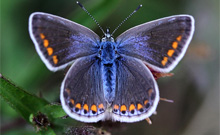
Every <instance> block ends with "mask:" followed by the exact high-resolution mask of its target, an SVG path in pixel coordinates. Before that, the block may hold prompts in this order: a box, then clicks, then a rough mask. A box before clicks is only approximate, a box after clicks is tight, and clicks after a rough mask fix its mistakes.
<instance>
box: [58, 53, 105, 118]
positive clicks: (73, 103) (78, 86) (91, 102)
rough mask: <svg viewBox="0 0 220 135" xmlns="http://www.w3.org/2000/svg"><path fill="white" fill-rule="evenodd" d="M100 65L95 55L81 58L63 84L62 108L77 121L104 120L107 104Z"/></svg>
mask: <svg viewBox="0 0 220 135" xmlns="http://www.w3.org/2000/svg"><path fill="white" fill-rule="evenodd" d="M100 64H101V61H100V60H99V59H96V58H95V56H94V55H92V56H88V57H83V58H80V59H78V60H76V61H75V62H74V64H73V65H72V67H71V68H70V70H69V71H68V73H67V75H66V77H65V79H64V81H63V83H62V87H61V103H62V106H63V108H64V110H65V111H66V113H67V114H68V115H69V116H71V117H72V118H74V119H76V120H79V121H83V122H97V121H99V120H101V119H104V112H105V110H106V108H107V107H106V106H107V103H106V101H105V99H104V93H103V85H102V83H103V82H102V79H101V69H100V68H101V66H100Z"/></svg>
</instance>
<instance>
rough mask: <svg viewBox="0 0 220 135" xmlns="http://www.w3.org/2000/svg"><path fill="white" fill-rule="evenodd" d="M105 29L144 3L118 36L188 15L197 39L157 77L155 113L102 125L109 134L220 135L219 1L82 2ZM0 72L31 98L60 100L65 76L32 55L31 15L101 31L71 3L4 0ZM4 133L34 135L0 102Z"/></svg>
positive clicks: (113, 25) (95, 0) (49, 0)
mask: <svg viewBox="0 0 220 135" xmlns="http://www.w3.org/2000/svg"><path fill="white" fill-rule="evenodd" d="M80 2H81V3H82V4H83V5H84V6H85V7H86V8H87V10H88V11H89V12H90V13H91V14H92V15H93V16H94V17H95V18H96V19H97V21H98V22H99V23H100V24H101V26H102V27H103V28H104V29H105V28H107V27H110V29H111V30H113V29H114V28H116V27H117V26H118V24H119V23H120V22H121V21H122V20H123V19H124V18H126V17H127V16H128V15H129V14H130V13H131V12H132V11H133V10H134V9H135V8H136V7H137V6H138V5H139V4H142V5H143V7H142V8H141V9H140V10H139V11H138V12H137V13H136V14H134V15H133V16H132V17H131V18H130V19H129V20H128V21H127V22H125V23H124V24H123V25H122V26H121V27H120V28H119V29H118V31H117V32H116V33H115V34H114V36H115V37H117V36H118V35H119V34H120V33H122V32H123V31H125V30H127V29H128V28H131V27H133V26H136V25H138V24H141V23H145V22H147V21H151V20H154V19H158V18H162V17H166V16H170V15H176V14H190V15H193V16H194V18H195V25H196V27H195V29H196V30H195V34H194V37H193V40H192V42H191V44H190V46H189V48H188V50H187V52H186V55H185V57H184V58H183V60H182V61H181V62H180V63H179V65H178V66H177V67H176V68H175V69H174V70H173V71H172V72H173V73H174V74H175V75H174V76H172V77H167V78H160V79H158V81H157V82H158V85H159V90H160V95H161V97H164V98H168V99H172V100H174V103H167V102H163V101H161V102H160V103H159V105H158V108H157V115H154V116H152V117H151V120H152V122H153V124H152V125H148V123H147V122H146V121H142V122H138V123H132V124H118V123H117V126H114V125H116V124H114V123H113V124H111V126H103V127H104V129H106V130H107V131H108V132H110V133H111V134H112V135H122V134H126V135H133V134H138V135H139V134H141V135H219V0H154V1H153V0H136V1H134V0H133V1H131V0H111V1H110V0H80ZM0 4H1V9H0V10H1V21H0V22H1V39H0V41H1V48H0V49H1V55H0V60H1V61H0V62H1V71H0V73H2V74H3V75H4V76H5V77H6V78H8V79H10V80H11V81H12V82H14V83H15V84H16V85H18V86H20V87H22V88H23V89H25V90H26V91H28V92H29V93H33V94H36V95H38V96H41V97H43V98H45V99H46V100H48V101H49V102H52V103H53V102H59V91H60V85H61V82H62V80H63V78H64V75H65V73H66V71H67V70H64V71H59V72H56V73H53V72H50V71H49V70H48V69H47V68H46V66H45V65H44V64H43V62H42V61H41V59H40V57H39V56H38V54H37V53H36V51H35V48H34V44H33V43H32V41H31V39H30V37H29V33H28V17H29V15H30V14H31V13H33V12H36V11H40V12H46V13H51V14H54V15H58V16H62V17H64V18H68V19H70V20H72V21H75V22H77V23H80V24H82V25H84V26H86V27H88V28H90V29H92V30H94V31H95V32H96V33H97V34H98V35H100V37H101V36H102V32H101V31H100V29H99V28H98V27H97V25H96V24H95V23H94V22H93V21H92V19H91V18H90V17H89V16H88V15H87V14H86V13H85V12H84V11H83V10H82V9H81V8H80V7H79V6H78V5H77V4H75V1H74V0H1V3H0ZM0 102H1V110H0V115H1V119H0V120H1V124H0V125H1V134H5V135H11V134H29V133H30V132H32V131H34V128H33V127H32V126H31V125H30V124H28V123H27V122H25V121H24V120H23V119H22V118H21V117H20V115H19V114H17V113H16V112H15V111H14V110H13V109H12V108H11V107H10V106H9V105H8V104H7V103H5V102H4V101H3V100H1V101H0Z"/></svg>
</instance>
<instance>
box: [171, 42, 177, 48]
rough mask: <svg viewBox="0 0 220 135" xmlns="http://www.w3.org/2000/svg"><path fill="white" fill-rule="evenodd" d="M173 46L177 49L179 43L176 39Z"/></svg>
mask: <svg viewBox="0 0 220 135" xmlns="http://www.w3.org/2000/svg"><path fill="white" fill-rule="evenodd" d="M172 47H173V48H174V49H176V48H177V47H178V43H177V42H176V41H174V42H173V44H172Z"/></svg>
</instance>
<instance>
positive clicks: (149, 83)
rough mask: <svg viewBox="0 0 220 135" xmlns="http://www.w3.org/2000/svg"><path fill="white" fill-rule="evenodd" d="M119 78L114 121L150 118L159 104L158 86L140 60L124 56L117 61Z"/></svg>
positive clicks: (117, 80)
mask: <svg viewBox="0 0 220 135" xmlns="http://www.w3.org/2000/svg"><path fill="white" fill-rule="evenodd" d="M116 65H117V69H116V70H117V71H116V73H117V76H116V88H115V98H114V101H113V103H112V119H114V120H116V121H120V122H136V121H140V120H143V119H146V118H148V117H150V116H151V115H152V114H153V113H154V112H155V110H156V107H157V105H158V102H159V91H158V86H157V83H156V81H155V79H154V78H153V75H152V74H151V72H150V71H149V69H148V68H147V67H146V66H145V65H144V64H143V62H141V61H140V60H138V59H136V58H133V57H129V56H124V55H123V56H122V57H121V58H120V59H119V60H117V61H116Z"/></svg>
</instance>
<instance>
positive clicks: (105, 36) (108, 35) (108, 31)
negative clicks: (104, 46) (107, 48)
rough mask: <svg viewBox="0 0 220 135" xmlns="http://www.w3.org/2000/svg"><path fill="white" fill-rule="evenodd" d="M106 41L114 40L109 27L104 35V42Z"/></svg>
mask: <svg viewBox="0 0 220 135" xmlns="http://www.w3.org/2000/svg"><path fill="white" fill-rule="evenodd" d="M106 41H110V42H114V38H113V37H112V35H111V34H110V30H109V29H108V28H107V29H106V33H105V35H104V37H103V38H102V42H106Z"/></svg>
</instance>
